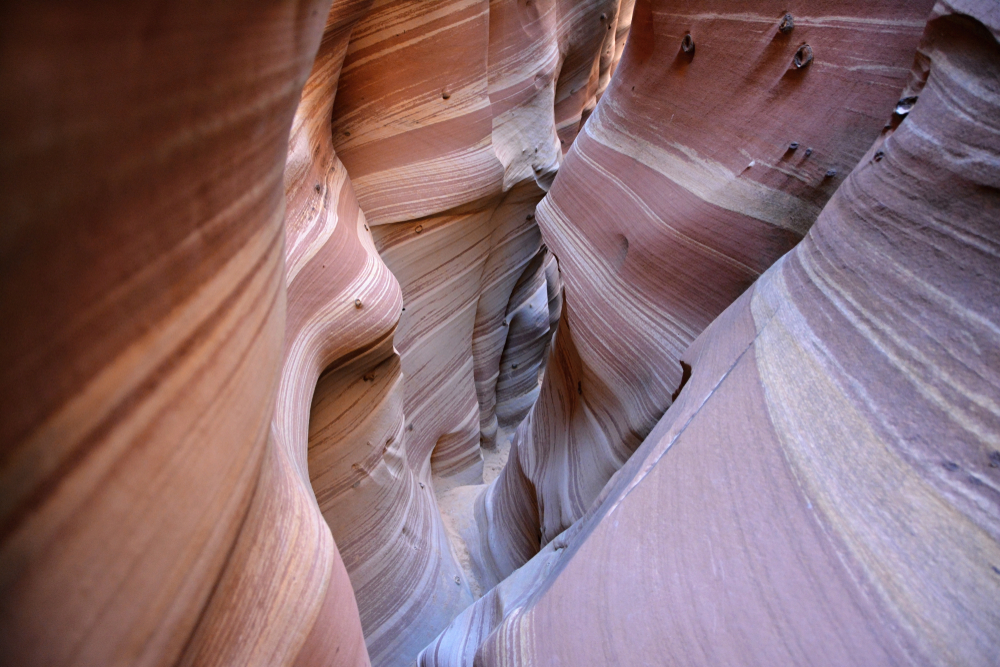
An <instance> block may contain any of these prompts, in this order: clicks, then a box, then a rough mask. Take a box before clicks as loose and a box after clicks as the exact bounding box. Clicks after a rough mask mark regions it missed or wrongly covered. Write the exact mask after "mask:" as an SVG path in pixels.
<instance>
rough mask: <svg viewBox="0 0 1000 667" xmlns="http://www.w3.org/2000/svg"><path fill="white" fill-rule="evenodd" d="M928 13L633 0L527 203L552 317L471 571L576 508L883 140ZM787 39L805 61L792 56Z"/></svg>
mask: <svg viewBox="0 0 1000 667" xmlns="http://www.w3.org/2000/svg"><path fill="white" fill-rule="evenodd" d="M930 6H931V3H930V2H922V3H921V2H909V1H907V2H884V3H878V4H877V5H876V6H873V5H871V4H864V5H862V4H858V3H853V2H824V3H819V4H817V3H802V4H799V5H796V4H795V3H792V4H791V5H783V4H779V3H768V2H762V3H758V7H757V8H756V9H755V10H754V11H753V12H750V13H748V12H746V11H745V7H744V5H743V3H730V2H724V1H721V0H720V1H718V2H713V3H699V4H698V6H697V7H694V6H689V5H688V4H687V3H684V2H676V1H674V2H668V1H663V2H638V3H637V4H636V7H635V12H634V15H633V18H632V25H631V32H630V34H629V38H628V40H629V46H628V48H627V49H626V51H625V54H624V56H623V58H622V61H621V63H620V64H619V65H618V68H617V71H616V74H615V79H614V81H613V83H612V84H611V86H610V87H609V88H608V90H607V91H606V92H605V93H604V95H603V97H602V99H601V102H600V104H599V106H598V107H597V110H596V111H595V112H594V113H593V115H592V116H591V117H590V119H589V121H588V122H587V124H586V126H585V127H584V130H583V131H582V132H581V133H580V136H579V137H578V138H577V140H576V142H575V143H574V144H573V147H572V148H571V149H570V150H569V152H568V154H567V156H566V160H565V163H564V165H563V166H562V168H561V170H560V176H559V178H558V179H557V181H556V182H555V184H554V186H553V188H552V189H551V191H550V192H549V194H548V196H547V197H546V198H545V199H544V200H543V201H542V202H541V204H540V205H539V207H538V211H537V217H538V220H539V226H540V227H541V230H542V234H543V238H544V240H545V242H546V244H547V246H548V248H549V249H550V250H551V251H552V252H553V254H554V255H555V256H556V257H557V258H558V260H559V268H560V272H561V274H562V280H563V283H564V285H565V295H564V299H565V305H564V308H563V322H562V324H561V326H560V327H559V332H558V334H557V340H556V344H555V350H554V353H553V356H552V359H551V361H550V367H549V372H548V373H547V375H546V378H545V383H544V385H543V387H542V389H541V393H540V397H539V400H538V403H537V404H536V406H535V408H534V410H533V412H532V414H531V415H530V417H529V418H528V420H527V421H525V422H524V423H523V424H522V425H521V427H520V430H519V431H518V433H517V435H516V437H515V445H514V446H515V448H516V449H517V453H516V456H515V455H514V454H512V455H511V459H510V461H511V462H512V463H511V464H510V465H508V466H507V467H506V469H505V470H504V472H503V473H502V475H501V476H500V478H499V479H497V480H496V481H495V482H494V483H493V485H492V486H491V488H490V489H489V490H488V491H487V492H486V493H485V494H484V495H483V496H482V497H481V498H480V499H479V501H478V504H477V508H476V513H477V526H478V528H477V529H476V530H470V531H469V532H468V533H467V535H468V537H467V539H468V540H469V542H470V543H472V544H473V545H474V546H473V547H472V551H473V556H474V561H475V562H476V564H477V566H478V574H479V577H480V579H482V580H483V581H486V582H488V583H489V584H490V585H493V584H496V583H498V582H499V581H500V580H502V579H503V578H504V577H506V576H507V575H509V574H510V573H511V571H512V570H513V569H514V568H516V567H518V566H520V565H521V564H523V563H524V562H525V561H527V560H528V558H530V557H531V556H532V555H533V554H534V553H535V552H536V551H537V550H538V547H539V545H540V544H542V545H543V544H545V543H546V542H548V541H549V540H551V539H552V538H553V537H554V536H555V535H557V534H558V533H560V532H562V531H563V530H565V529H566V528H568V527H569V526H570V525H571V524H572V523H573V522H574V521H576V520H577V519H579V518H580V517H581V516H582V515H583V513H584V512H585V511H586V510H587V508H588V507H589V506H590V504H591V502H592V501H593V499H594V498H595V497H596V496H597V494H598V493H599V492H600V490H601V488H602V487H603V486H604V484H605V483H606V482H607V480H608V479H609V478H610V477H611V475H612V474H613V473H614V472H615V471H616V470H617V469H618V468H619V467H621V465H622V464H623V463H624V462H625V460H626V459H627V458H628V457H629V455H630V454H631V453H632V452H633V451H634V450H635V449H636V448H637V447H638V446H639V443H640V442H642V440H643V438H645V436H646V435H647V434H648V433H649V432H650V430H651V429H652V427H653V425H654V424H655V423H656V422H657V420H658V419H659V418H660V416H661V415H662V414H663V412H664V410H666V408H667V407H668V406H669V405H670V402H671V396H672V394H673V393H674V391H675V390H676V388H677V386H678V384H679V383H680V381H681V377H682V373H683V370H682V367H681V364H680V363H679V362H680V357H681V355H682V354H683V352H684V350H686V349H687V347H688V346H689V345H690V344H691V342H692V341H693V340H694V339H695V337H696V336H697V335H698V334H699V333H700V332H701V331H702V330H704V328H705V327H706V326H707V325H708V324H709V323H710V322H711V321H712V320H713V319H714V318H715V317H716V316H718V315H719V314H720V313H721V312H722V311H723V310H724V309H725V308H726V307H727V306H728V305H729V304H730V303H732V301H734V300H735V299H736V298H737V297H738V296H739V295H740V294H741V293H742V292H743V291H745V290H746V289H747V288H748V287H749V286H750V285H751V284H752V282H753V281H754V279H756V278H757V276H759V275H760V274H761V273H762V272H763V271H764V270H765V269H767V267H768V266H770V265H771V264H772V263H773V262H774V261H775V260H777V259H778V258H779V257H781V255H782V254H784V253H785V252H787V251H788V250H790V249H791V248H792V247H793V246H794V245H795V243H797V242H798V240H799V239H800V238H801V237H802V235H803V234H804V233H805V232H806V231H807V230H808V229H809V226H810V225H811V224H812V222H813V221H814V220H815V219H816V216H817V215H818V213H819V211H820V209H821V208H822V206H823V203H824V202H826V201H827V199H829V197H830V196H832V194H833V193H834V191H835V190H836V189H837V187H838V186H839V185H840V184H841V183H842V182H843V180H844V178H845V177H846V175H847V173H848V172H849V171H850V169H851V168H853V166H854V165H855V164H856V163H857V161H858V160H859V159H860V158H861V156H862V155H863V154H864V153H865V151H866V150H867V149H868V147H869V146H870V145H871V143H872V141H874V140H875V139H876V138H877V137H878V136H879V132H880V131H881V130H882V127H883V126H884V125H885V123H886V120H887V119H888V118H889V117H890V115H891V112H892V109H893V107H894V106H895V104H896V102H897V101H898V100H899V97H900V94H901V92H902V89H903V87H904V85H905V83H906V79H907V76H908V75H909V69H910V66H911V65H912V62H913V53H914V49H915V47H916V44H917V42H918V40H919V37H920V34H921V32H922V31H923V26H924V23H925V20H926V15H927V12H928V11H929V9H930ZM786 11H788V12H790V13H791V14H792V15H793V16H794V17H796V18H794V28H793V29H792V30H791V32H789V33H782V32H781V30H780V24H781V20H782V18H783V16H784V13H785V12H786ZM685 35H690V37H691V38H692V40H693V51H692V52H691V53H685V52H684V51H683V49H682V40H683V39H684V37H685ZM802 44H808V45H809V46H810V48H811V49H812V53H813V54H814V58H813V61H812V62H811V63H809V64H808V65H805V66H803V67H801V68H796V67H795V65H794V58H795V54H796V52H797V51H798V49H799V48H800V45H802ZM793 143H794V144H796V146H797V147H796V148H794V149H793V148H792V145H793ZM536 508H537V509H536Z"/></svg>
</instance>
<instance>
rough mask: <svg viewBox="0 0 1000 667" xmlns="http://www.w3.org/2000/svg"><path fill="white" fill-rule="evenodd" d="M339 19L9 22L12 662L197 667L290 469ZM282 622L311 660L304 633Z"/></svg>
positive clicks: (208, 15) (285, 11) (6, 259)
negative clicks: (291, 256)
mask: <svg viewBox="0 0 1000 667" xmlns="http://www.w3.org/2000/svg"><path fill="white" fill-rule="evenodd" d="M328 6H329V3H328V2H327V3H324V2H321V1H320V2H305V3H290V2H271V1H262V2H251V3H230V2H209V3H204V2H199V3H191V2H173V3H167V4H164V3H150V2H133V3H113V4H109V3H103V4H95V3H83V4H81V3H69V2H45V3H39V2H14V3H6V4H5V5H4V8H3V10H2V12H0V14H2V16H0V31H2V32H0V44H2V46H0V49H2V51H0V80H2V81H3V90H4V92H3V95H2V98H0V99H2V101H0V175H2V176H0V183H2V185H0V218H2V220H3V223H2V224H3V236H2V241H0V247H2V250H0V252H2V260H0V327H2V330H3V333H2V339H3V341H4V344H3V346H2V350H3V351H2V352H0V354H2V359H3V364H2V371H0V396H2V402H3V408H2V414H3V417H2V427H0V475H2V479H0V488H2V493H0V497H2V510H0V515H2V519H0V520H2V525H3V528H2V529H0V545H2V546H0V572H2V575H0V662H2V663H3V664H5V665H8V664H9V665H18V666H19V667H21V666H29V665H174V664H177V663H178V661H179V660H180V659H181V658H182V654H183V652H184V651H185V649H186V647H187V646H188V641H189V639H190V637H191V636H192V632H193V631H194V630H195V627H196V624H198V623H199V619H200V618H202V617H201V614H202V612H203V609H204V608H205V606H206V603H207V602H208V600H209V597H210V596H211V595H212V593H213V588H214V586H215V584H216V582H217V580H218V578H219V576H220V572H221V571H222V569H223V567H224V565H225V564H226V561H227V558H228V557H229V554H230V553H231V552H232V550H233V545H234V543H235V542H236V539H237V533H238V532H239V531H240V527H241V525H242V524H243V522H244V518H245V517H246V516H247V512H248V508H249V507H250V506H251V499H252V498H253V497H254V489H255V487H258V476H259V473H260V471H261V462H262V460H264V459H265V458H267V457H266V452H267V451H268V449H269V447H268V445H267V442H268V433H269V430H270V421H271V411H272V407H273V404H274V395H275V389H276V387H277V383H278V369H279V367H280V363H281V345H282V343H281V341H282V336H283V326H284V320H285V292H284V288H283V275H282V274H283V259H284V258H283V251H282V224H281V220H282V214H283V200H282V176H281V175H282V168H283V165H284V162H285V155H286V152H287V146H288V132H289V128H290V126H291V123H292V116H293V113H294V111H295V107H296V104H297V103H298V100H299V94H300V92H301V89H302V85H303V83H304V82H305V79H306V76H307V74H308V72H309V67H310V65H311V63H312V59H313V56H314V55H315V52H316V48H317V45H318V43H319V39H320V35H321V33H322V27H323V17H324V15H325V13H326V11H327V9H328ZM265 465H266V464H265ZM297 557H298V556H297ZM304 557H306V558H310V557H311V556H304ZM324 576H328V574H326V575H324ZM285 592H286V593H291V592H292V591H291V590H290V589H289V590H286V591H285ZM321 595H322V593H320V596H321ZM257 613H258V615H260V614H262V613H263V614H266V613H267V610H266V609H265V608H263V607H261V608H258V610H257ZM269 620H270V621H271V622H272V624H273V627H274V632H277V633H280V634H281V635H282V643H283V644H284V645H289V650H288V651H286V652H284V653H283V654H282V657H283V658H285V657H290V658H294V650H293V647H292V646H291V645H294V644H296V643H297V644H299V645H301V643H302V641H303V640H304V636H303V634H302V621H303V619H302V616H300V615H296V616H295V617H291V616H277V617H275V616H272V617H269ZM345 620H347V621H350V618H349V617H348V618H346V619H345ZM306 629H307V628H306ZM351 639H352V638H351V637H350V636H347V637H345V638H344V641H345V642H348V643H349V642H350V641H351ZM217 640H218V642H220V643H226V642H229V643H230V644H231V643H233V642H235V641H236V638H235V637H222V636H219V637H217ZM241 643H244V644H246V643H248V642H245V640H241ZM248 652H252V651H248ZM289 662H290V659H282V660H271V661H269V662H267V664H271V665H276V664H288V663H289ZM252 663H253V661H252V660H250V661H247V662H245V663H243V664H252ZM201 664H208V663H207V661H206V662H202V663H201ZM258 664H263V663H258Z"/></svg>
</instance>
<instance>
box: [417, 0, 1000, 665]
mask: <svg viewBox="0 0 1000 667" xmlns="http://www.w3.org/2000/svg"><path fill="white" fill-rule="evenodd" d="M956 5H957V6H956ZM983 8H984V5H982V4H979V5H978V6H977V4H976V3H972V2H969V3H962V4H959V3H956V4H955V5H950V4H948V3H944V2H940V3H938V4H937V5H936V7H935V8H934V14H933V15H932V19H931V20H930V22H929V23H928V24H927V28H926V31H925V33H924V36H923V40H922V42H921V44H920V48H919V52H918V55H917V58H916V67H915V70H914V71H915V76H914V78H913V79H912V80H911V81H910V82H909V83H908V85H907V88H906V91H905V94H906V96H907V97H910V96H919V101H917V102H916V105H915V106H914V107H913V110H912V111H911V112H909V114H908V115H907V116H906V117H905V119H900V118H898V117H897V118H895V119H894V122H893V126H895V129H894V130H890V131H887V132H886V133H885V134H884V135H883V136H882V137H881V138H880V139H879V141H878V142H876V144H875V145H874V146H872V147H871V149H870V150H869V151H868V153H867V154H866V155H865V156H864V158H863V159H862V160H861V161H860V163H859V164H858V166H857V167H856V168H855V169H854V170H853V171H852V172H851V174H850V175H848V176H847V178H846V180H845V182H844V183H843V185H842V186H841V187H840V188H839V189H838V190H837V192H836V193H835V194H834V195H833V197H832V198H831V200H830V201H829V203H828V204H827V205H826V206H825V208H824V210H823V212H822V213H821V214H820V216H819V219H818V221H817V222H816V224H815V225H814V226H813V227H812V229H811V230H810V231H809V232H808V234H807V235H806V237H805V238H804V240H803V241H802V242H801V243H800V244H799V245H798V246H796V247H795V248H794V249H793V250H792V251H791V252H790V253H788V254H787V255H785V256H784V257H782V258H781V259H780V260H779V261H778V262H777V263H776V264H775V265H774V266H773V267H771V268H770V269H769V270H768V271H767V272H765V273H764V274H763V275H762V276H761V277H760V278H759V279H758V280H757V281H756V282H755V283H754V285H753V286H752V287H751V289H749V290H748V291H747V292H745V293H744V294H743V295H742V296H741V297H740V298H739V299H738V300H737V301H736V302H735V303H734V304H733V305H731V306H730V307H729V308H728V309H727V310H726V311H725V312H724V313H723V314H722V315H721V316H720V317H719V318H717V319H716V320H715V321H714V322H713V323H712V324H711V325H710V326H709V327H708V328H707V329H706V331H705V332H704V333H703V334H702V335H701V336H699V337H698V339H697V340H696V341H695V342H694V344H693V345H691V346H690V347H689V348H688V349H687V351H686V352H685V353H684V355H683V357H682V360H683V361H684V363H686V364H687V365H688V366H689V367H690V368H691V375H690V379H689V380H688V381H687V382H686V383H685V384H684V385H683V387H682V388H681V390H680V393H679V395H678V397H677V400H676V402H675V403H674V404H673V405H672V406H671V407H670V409H669V410H668V411H667V412H666V414H665V415H664V417H663V418H662V419H661V420H660V421H659V423H658V424H657V425H656V427H655V428H654V429H653V431H652V432H651V433H650V435H649V436H648V437H647V438H646V440H645V441H644V443H643V444H642V446H641V447H640V448H639V449H638V450H637V452H636V453H635V455H633V456H632V458H631V459H630V460H629V461H628V463H627V464H626V465H625V467H624V468H622V469H621V470H620V471H619V472H618V473H617V475H615V476H614V477H613V478H612V480H611V482H610V483H609V484H608V486H607V487H606V488H605V489H604V490H603V491H602V493H601V495H600V497H599V498H598V501H597V503H595V505H594V506H593V508H592V509H591V510H590V511H589V512H588V514H587V515H585V517H584V518H583V519H581V520H580V521H579V522H577V523H575V524H574V525H573V526H572V527H571V528H570V529H569V530H568V531H566V533H565V534H563V535H560V536H559V537H556V538H555V540H553V541H552V542H550V543H549V545H548V546H547V547H546V548H545V549H544V550H542V552H540V553H539V554H538V555H537V556H536V557H535V558H533V559H532V560H531V561H530V562H529V563H528V564H527V565H526V566H525V567H524V568H522V569H521V570H518V571H517V572H515V573H514V574H513V575H512V576H511V577H509V578H508V579H507V580H505V581H504V582H503V583H502V584H500V585H499V586H497V588H496V589H494V591H493V592H491V593H490V595H488V596H486V597H484V598H482V599H481V600H480V601H478V602H477V603H476V605H474V607H473V608H472V609H470V610H467V611H465V612H463V614H462V615H461V616H460V617H459V618H458V619H456V621H455V622H454V623H453V624H452V626H450V627H449V629H448V630H447V631H446V632H445V633H443V634H442V635H441V637H439V639H438V640H437V641H436V642H435V644H432V645H431V646H430V647H428V648H427V649H426V650H425V651H424V653H423V654H422V655H421V661H420V662H421V664H424V665H459V664H472V660H473V658H474V659H475V664H477V665H511V664H583V665H587V664H594V665H598V664H651V663H656V664H674V663H683V664H706V665H718V664H746V665H774V664H803V663H806V662H808V663H810V664H829V665H845V664H865V665H876V664H879V665H880V664H886V665H888V664H956V665H957V664H962V665H988V664H992V663H993V662H994V661H995V658H996V651H997V646H998V642H1000V633H998V628H1000V623H998V621H1000V607H998V604H997V599H998V593H1000V576H998V571H1000V566H998V565H997V560H998V559H1000V542H998V536H1000V535H998V528H1000V526H998V523H997V517H998V514H997V501H998V496H997V488H998V487H997V483H998V480H1000V473H998V469H997V466H998V465H1000V453H998V450H997V433H1000V409H998V405H997V404H996V402H995V400H994V398H995V396H997V388H998V386H1000V377H998V376H997V374H996V368H997V364H996V363H995V359H996V357H997V356H998V355H1000V335H998V332H1000V329H998V327H997V324H998V322H1000V312H998V311H997V303H1000V301H998V298H997V297H998V296H1000V282H998V276H1000V271H998V269H1000V259H998V258H1000V254H998V253H997V248H998V245H997V243H998V241H1000V236H998V233H1000V230H998V228H997V226H996V220H997V215H998V213H1000V196H998V192H1000V189H998V188H997V187H996V186H997V184H1000V159H998V158H1000V125H997V119H998V118H1000V115H998V113H997V111H998V106H997V101H998V100H1000V97H998V96H997V92H1000V87H998V82H1000V76H998V75H1000V70H998V67H1000V46H998V43H997V36H998V33H1000V31H998V27H1000V23H998V22H997V20H996V19H997V16H996V14H995V13H994V14H990V13H989V12H987V11H983ZM965 14H971V15H972V16H973V17H975V16H978V17H979V18H981V19H983V22H979V21H977V20H975V18H972V17H970V16H968V15H965ZM984 23H985V25H984ZM626 64H627V63H626ZM944 145H947V146H948V147H949V148H948V150H941V149H942V146H944ZM568 273H569V272H568V270H564V276H565V277H566V278H567V281H568V279H569V276H568ZM571 304H572V302H571V301H570V299H569V297H568V296H567V307H571ZM498 601H499V602H498ZM500 617H503V620H502V621H499V618H500Z"/></svg>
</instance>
